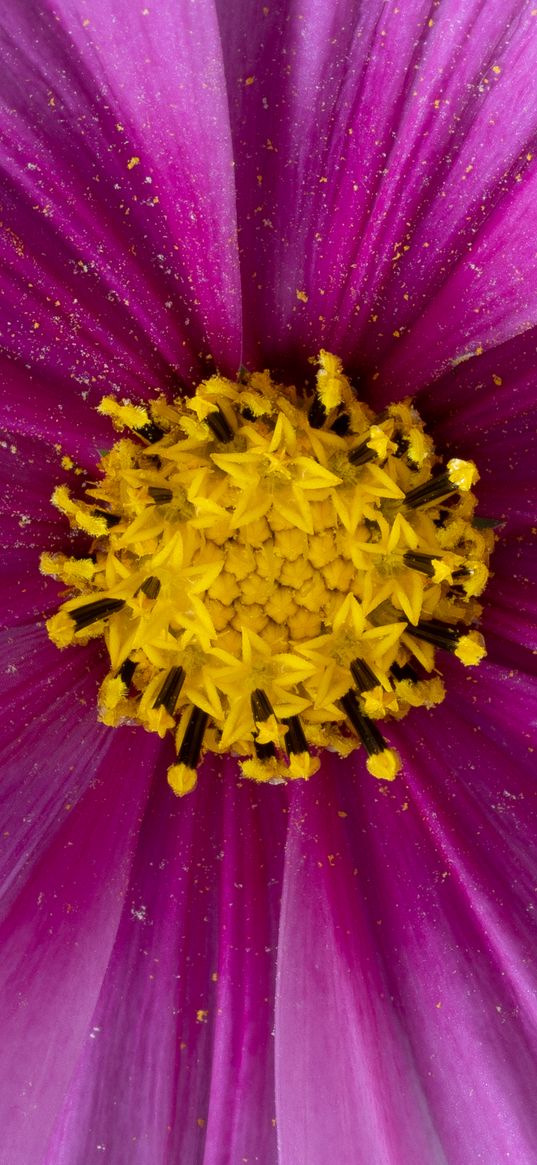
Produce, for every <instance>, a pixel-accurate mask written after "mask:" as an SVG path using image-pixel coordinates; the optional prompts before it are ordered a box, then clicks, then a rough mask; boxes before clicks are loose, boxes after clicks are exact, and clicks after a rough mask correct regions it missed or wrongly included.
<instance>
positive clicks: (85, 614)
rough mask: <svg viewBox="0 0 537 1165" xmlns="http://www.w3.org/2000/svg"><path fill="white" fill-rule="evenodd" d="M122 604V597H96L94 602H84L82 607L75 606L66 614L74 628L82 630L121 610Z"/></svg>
mask: <svg viewBox="0 0 537 1165" xmlns="http://www.w3.org/2000/svg"><path fill="white" fill-rule="evenodd" d="M124 606H125V600H124V599H96V601H95V602H94V603H85V604H84V606H83V607H76V608H75V610H74V611H69V612H68V614H69V616H70V618H71V619H72V620H73V623H74V624H75V626H76V630H77V631H82V629H83V628H84V627H90V626H91V624H92V623H97V622H98V620H100V619H109V618H110V615H114V614H115V613H116V612H117V611H121V608H122V607H124Z"/></svg>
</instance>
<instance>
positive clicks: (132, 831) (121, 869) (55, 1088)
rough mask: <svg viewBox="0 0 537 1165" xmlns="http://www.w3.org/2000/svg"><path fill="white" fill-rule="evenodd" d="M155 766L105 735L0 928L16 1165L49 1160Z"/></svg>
mask: <svg viewBox="0 0 537 1165" xmlns="http://www.w3.org/2000/svg"><path fill="white" fill-rule="evenodd" d="M131 739H132V738H131ZM44 747H46V745H45V744H44ZM87 747H88V744H86V743H85V742H84V737H83V735H82V734H81V735H80V738H79V742H78V750H77V751H76V752H72V753H71V758H70V760H71V775H72V778H73V776H74V774H75V773H76V774H77V775H76V777H75V778H74V779H75V780H76V779H79V780H81V779H83V777H84V773H83V769H82V771H81V770H80V768H79V761H80V755H81V752H83V750H84V749H85V748H87ZM154 756H155V743H154V741H153V739H151V738H149V737H145V738H144V737H143V736H142V739H141V740H140V739H139V736H138V735H137V737H136V745H135V748H133V747H126V742H125V737H124V736H123V737H122V735H121V734H120V733H119V732H118V733H110V736H109V747H108V749H107V750H106V751H105V752H103V753H102V754H101V755H100V756H98V759H97V761H96V763H95V767H94V780H93V782H92V784H91V786H90V787H89V788H88V789H87V790H86V792H85V793H84V795H83V796H82V798H81V800H80V801H79V802H78V804H77V805H75V807H74V808H73V809H72V810H71V811H67V808H66V806H65V805H64V812H65V817H64V821H63V822H62V823H61V824H60V826H59V828H58V829H57V831H56V833H55V836H54V840H53V842H52V844H51V845H50V847H49V848H48V849H47V850H45V851H44V852H43V853H42V855H41V857H40V860H39V861H38V862H37V864H35V865H34V866H33V868H31V869H30V871H29V872H28V875H27V877H26V879H25V882H24V884H23V887H22V889H21V891H20V893H19V896H18V897H17V898H16V900H15V902H14V903H13V906H12V907H11V910H10V912H9V914H8V915H7V918H6V919H5V921H4V923H3V926H2V928H1V931H2V950H3V958H2V967H1V970H0V979H1V984H2V987H1V991H0V1000H1V1003H0V1013H1V1014H0V1022H1V1027H2V1041H1V1045H0V1081H1V1086H0V1114H1V1124H2V1145H3V1150H2V1151H3V1153H4V1155H5V1160H6V1161H9V1162H10V1165H11V1163H13V1165H19V1163H20V1165H28V1162H30V1161H32V1162H34V1161H35V1162H38V1161H40V1160H41V1159H42V1154H43V1150H44V1146H45V1144H46V1142H47V1138H48V1136H49V1135H50V1132H51V1129H52V1127H53V1125H54V1121H55V1119H56V1115H57V1113H58V1110H59V1108H60V1106H61V1104H62V1102H63V1099H64V1097H65V1093H66V1090H67V1087H68V1084H69V1080H70V1078H71V1076H72V1074H73V1071H74V1069H75V1066H76V1063H77V1060H78V1058H79V1055H80V1049H81V1046H82V1042H83V1040H84V1038H85V1037H86V1036H87V1033H88V1029H89V1025H90V1022H91V1017H92V1014H93V1011H94V1008H95V1005H96V1002H97V999H98V997H99V992H100V990H101V985H102V981H103V977H104V975H105V971H106V967H107V964H108V960H109V958H110V953H111V950H112V947H113V943H114V939H115V935H116V931H117V926H118V923H119V918H120V915H121V909H122V905H123V898H124V894H125V886H126V882H127V880H128V876H129V868H130V863H131V860H132V854H133V849H134V844H135V840H136V836H137V833H138V829H139V820H140V813H141V812H142V811H143V806H144V802H145V799H146V797H147V788H148V782H149V779H150V775H151V772H152V768H153V764H154ZM36 759H37V757H36ZM61 763H62V757H61V754H59V755H58V754H57V755H56V756H55V757H54V754H53V756H52V758H48V757H47V754H46V752H43V753H42V754H41V757H40V764H41V767H42V769H43V770H44V771H45V772H46V771H47V770H48V772H49V775H50V774H52V776H54V775H55V765H61ZM77 769H78V772H77ZM56 780H57V777H56Z"/></svg>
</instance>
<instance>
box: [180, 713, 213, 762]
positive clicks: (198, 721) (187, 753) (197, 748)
mask: <svg viewBox="0 0 537 1165" xmlns="http://www.w3.org/2000/svg"><path fill="white" fill-rule="evenodd" d="M208 719H209V716H208V713H207V712H204V711H203V710H202V709H201V708H196V707H194V708H193V709H192V712H191V713H190V720H189V721H188V724H187V726H186V732H185V735H184V737H183V742H182V744H181V747H180V749H179V753H178V755H177V762H178V764H180V765H186V767H187V768H188V769H196V768H197V766H198V762H199V759H200V754H201V746H202V744H203V737H204V736H205V729H206V727H207V721H208Z"/></svg>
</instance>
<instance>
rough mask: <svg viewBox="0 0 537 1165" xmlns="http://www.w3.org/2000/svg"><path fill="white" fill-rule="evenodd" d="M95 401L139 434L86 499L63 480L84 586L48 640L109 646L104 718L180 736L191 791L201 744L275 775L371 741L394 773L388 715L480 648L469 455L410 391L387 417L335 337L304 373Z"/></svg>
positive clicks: (432, 698)
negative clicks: (348, 368)
mask: <svg viewBox="0 0 537 1165" xmlns="http://www.w3.org/2000/svg"><path fill="white" fill-rule="evenodd" d="M100 409H101V412H103V413H104V414H105V415H106V416H108V417H110V419H111V421H112V424H113V425H114V427H115V428H116V429H117V430H118V431H120V432H122V433H123V432H125V430H126V431H127V433H128V434H129V433H130V435H127V436H121V437H120V438H119V439H118V440H117V441H116V443H115V444H114V445H113V447H112V448H111V450H110V451H109V452H108V453H106V454H105V455H104V456H103V457H102V459H101V463H100V466H99V470H100V477H99V480H98V482H93V483H89V484H88V485H87V487H86V489H85V493H84V497H83V498H80V499H78V498H74V497H72V496H71V494H70V493H69V491H68V490H67V488H66V487H65V486H59V487H58V488H57V489H56V491H55V493H54V495H53V501H54V504H55V505H56V506H57V507H58V508H59V509H60V510H61V511H62V512H63V513H64V514H65V516H66V517H67V519H68V520H69V522H70V524H71V526H72V527H73V528H74V529H77V530H80V531H82V532H84V533H85V534H86V535H87V536H88V537H90V538H91V539H92V542H91V546H90V547H89V550H88V552H87V554H86V556H85V557H83V558H78V559H77V558H69V557H66V556H62V555H51V554H45V555H43V557H42V561H41V568H42V570H43V572H44V573H46V574H52V575H55V576H56V577H57V578H59V579H61V580H62V581H63V582H64V583H65V584H66V586H67V587H68V588H69V592H70V594H69V597H68V599H67V600H66V601H65V602H64V603H63V605H62V607H61V608H60V610H59V612H58V613H57V614H56V615H54V616H53V617H52V618H51V619H49V621H48V623H47V628H48V632H49V635H50V637H51V639H52V640H53V642H54V643H56V644H57V646H58V647H61V648H65V647H67V646H70V645H71V644H80V643H82V644H84V643H87V642H88V640H89V639H91V638H95V637H101V638H103V639H104V642H105V644H106V648H107V652H108V656H109V664H110V669H109V672H108V675H107V676H106V678H105V679H104V681H103V683H102V685H101V689H100V696H99V715H100V718H101V719H102V720H103V721H104V723H106V724H109V725H112V726H117V725H120V724H123V723H125V722H129V723H132V722H135V723H139V724H141V725H142V726H143V727H144V728H145V729H146V730H148V731H151V732H158V733H159V735H160V736H165V735H166V734H167V733H171V734H172V735H173V736H174V738H175V744H176V754H177V756H176V761H175V763H174V764H173V765H172V766H171V768H170V771H169V780H170V784H171V786H172V788H173V789H174V791H175V792H176V793H178V794H183V793H185V792H188V791H189V790H190V789H191V788H193V786H194V785H195V782H196V769H197V765H198V762H199V760H200V758H201V756H202V755H203V753H204V752H205V751H207V750H210V751H212V752H215V753H217V754H227V753H231V754H233V755H236V756H238V757H239V758H240V761H241V765H242V771H243V774H244V775H245V776H248V777H251V778H253V779H255V780H257V781H281V780H282V779H295V778H300V777H303V778H307V777H309V776H311V775H312V774H313V773H314V772H315V771H316V770H317V769H318V767H319V753H320V752H321V751H322V749H324V748H327V749H330V750H331V751H335V752H338V753H339V754H340V755H348V753H349V752H351V751H353V749H355V748H357V747H359V746H360V744H362V745H363V746H364V748H365V751H366V753H367V761H366V763H367V768H368V769H369V771H370V772H371V773H372V774H373V775H374V776H376V777H377V778H380V779H385V780H391V779H393V777H395V775H396V773H397V771H398V768H399V759H398V757H397V754H396V753H395V751H394V750H393V749H392V748H390V747H389V745H388V744H387V742H386V740H385V738H384V734H383V731H384V724H385V723H386V722H387V721H389V720H390V719H400V718H401V717H402V716H404V715H406V713H407V712H408V711H409V710H410V708H412V707H419V706H423V705H425V706H432V705H433V704H436V703H438V702H439V701H440V700H441V699H442V697H443V685H442V681H441V679H440V677H439V675H438V673H437V670H436V659H437V656H436V653H437V651H442V650H443V651H450V652H452V653H454V654H455V655H457V656H458V657H459V659H460V660H461V661H462V663H463V664H465V665H467V666H473V665H474V664H477V663H478V662H479V661H480V659H481V658H482V656H483V655H484V645H483V640H482V638H481V636H480V634H479V632H478V631H477V630H476V629H475V623H476V620H477V619H478V617H479V614H480V606H479V604H478V602H477V596H478V595H479V594H480V593H481V591H482V590H483V588H484V586H485V583H486V580H487V576H488V558H489V554H490V550H491V548H492V542H493V535H492V532H491V530H490V529H487V528H479V526H478V525H477V524H476V523H474V508H475V498H474V496H473V494H472V492H471V491H472V486H473V485H474V484H475V482H476V481H477V476H478V475H477V470H476V468H475V466H474V465H473V463H472V462H468V461H462V460H461V459H458V458H452V459H451V460H450V461H448V462H447V465H446V466H442V465H441V464H440V461H439V458H438V457H437V456H436V455H435V453H434V451H433V448H432V443H431V441H430V438H429V437H428V436H427V435H426V433H425V432H424V429H423V425H422V422H421V420H420V418H419V416H418V414H417V413H416V411H415V409H414V408H413V406H412V403H411V401H409V400H406V401H403V402H399V403H398V404H395V405H392V406H390V407H389V408H387V409H386V410H384V412H382V413H381V414H377V415H374V414H373V412H372V411H371V410H370V409H369V408H368V406H367V405H365V404H364V403H363V402H360V401H358V400H357V398H356V395H355V393H354V391H353V389H352V387H351V384H350V382H349V380H348V379H347V378H346V377H345V375H344V373H343V369H342V366H341V362H340V361H339V360H338V359H337V358H336V357H334V356H332V355H331V354H329V353H326V352H321V354H320V357H319V362H318V370H317V376H316V382H315V386H314V388H313V390H310V391H306V390H304V391H301V392H299V391H298V390H297V389H296V388H294V387H288V386H283V385H280V384H278V383H276V382H275V381H274V380H273V379H272V378H271V376H270V374H269V373H268V372H263V373H253V374H251V375H247V374H243V375H242V376H241V380H240V381H239V382H237V383H235V382H233V381H231V380H229V379H227V378H224V377H221V376H213V377H211V378H209V379H208V380H206V381H204V382H203V383H202V384H200V385H199V386H198V388H197V389H196V392H195V394H194V396H193V397H191V398H189V399H183V398H181V399H177V400H174V401H172V402H171V403H170V402H169V401H168V400H166V399H165V398H164V397H158V398H157V399H155V400H153V401H151V402H149V403H147V404H145V405H143V406H142V405H135V404H134V405H133V404H131V403H130V402H128V401H123V402H118V401H117V400H116V399H115V398H113V397H107V398H105V400H104V401H103V402H102V404H101V406H100ZM379 722H382V728H383V731H382V732H381V729H380V727H379Z"/></svg>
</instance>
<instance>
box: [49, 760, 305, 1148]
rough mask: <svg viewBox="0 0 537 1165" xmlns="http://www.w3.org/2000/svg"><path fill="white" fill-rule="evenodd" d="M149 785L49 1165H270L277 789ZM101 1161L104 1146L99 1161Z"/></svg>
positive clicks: (212, 780) (281, 815) (215, 780)
mask: <svg viewBox="0 0 537 1165" xmlns="http://www.w3.org/2000/svg"><path fill="white" fill-rule="evenodd" d="M262 792H263V791H262V790H258V789H256V788H255V787H254V786H252V785H250V784H249V783H246V784H244V785H238V784H237V783H236V782H235V780H234V773H233V768H232V767H231V766H227V771H224V772H220V773H218V770H217V768H216V766H215V767H214V771H213V772H211V770H210V768H209V766H207V765H206V766H204V768H203V770H202V772H201V774H200V780H199V785H198V789H197V790H196V792H195V793H194V794H193V795H192V796H191V797H189V798H186V799H185V800H184V801H181V802H177V801H176V800H175V799H173V798H172V797H171V795H170V793H169V790H168V788H167V786H166V783H165V779H164V777H163V774H162V773H160V774H159V779H158V782H157V783H156V785H155V790H154V795H153V797H152V800H151V802H150V805H149V808H148V812H147V814H146V817H145V820H144V824H143V827H142V830H141V834H140V842H139V847H138V852H137V857H136V861H135V864H134V867H133V871H132V875H131V879H130V882H129V886H128V889H127V892H126V897H125V909H124V912H123V917H122V920H121V924H120V927H119V930H118V934H117V940H116V944H115V947H114V951H113V954H112V958H111V960H110V965H109V969H108V973H107V976H106V978H105V980H104V983H103V987H102V991H101V995H100V998H99V1000H98V1002H97V1006H96V1008H95V1011H94V1014H93V1016H92V1018H91V1024H90V1025H88V1028H87V1038H86V1041H85V1043H84V1045H83V1048H82V1055H81V1058H80V1061H79V1064H78V1068H77V1071H76V1074H75V1076H74V1078H73V1081H72V1084H71V1087H70V1089H69V1093H68V1095H67V1099H66V1102H65V1105H64V1108H63V1111H62V1114H61V1117H60V1119H59V1121H58V1124H57V1127H56V1130H55V1133H54V1136H53V1138H52V1141H51V1144H50V1146H49V1151H48V1155H47V1156H46V1159H45V1163H44V1165H67V1163H71V1162H72V1161H73V1159H74V1158H75V1157H77V1156H78V1157H79V1159H80V1160H85V1161H86V1160H88V1161H89V1160H91V1159H92V1157H93V1154H94V1153H95V1152H96V1146H97V1145H103V1146H104V1147H105V1150H106V1153H107V1154H108V1155H109V1156H110V1157H111V1159H114V1160H117V1161H120V1160H123V1154H124V1153H128V1160H129V1162H132V1163H138V1165H148V1163H149V1162H151V1163H153V1162H155V1163H157V1162H162V1161H164V1160H168V1159H169V1160H170V1161H185V1162H190V1161H194V1160H200V1161H201V1160H203V1162H204V1165H216V1163H218V1165H220V1163H221V1162H222V1160H223V1156H222V1154H223V1153H225V1155H226V1157H227V1159H228V1160H230V1161H237V1162H240V1161H241V1160H242V1159H243V1158H246V1159H250V1160H255V1159H256V1158H257V1160H258V1161H260V1162H262V1163H263V1165H269V1162H274V1163H275V1162H276V1133H275V1128H274V1124H273V1119H272V1118H273V1116H274V1108H273V1076H274V1067H273V1041H272V1038H271V1030H272V1023H273V1011H272V997H273V991H274V965H275V948H276V940H277V907H278V897H279V889H280V884H281V866H282V839H283V837H284V836H285V831H286V824H287V817H286V813H285V809H286V803H285V802H286V798H285V796H284V795H283V794H282V791H281V790H271V792H274V794H275V797H274V798H272V803H268V804H267V802H266V801H265V799H264V798H263V797H262V796H261V793H262ZM103 1151H104V1150H103Z"/></svg>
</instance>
